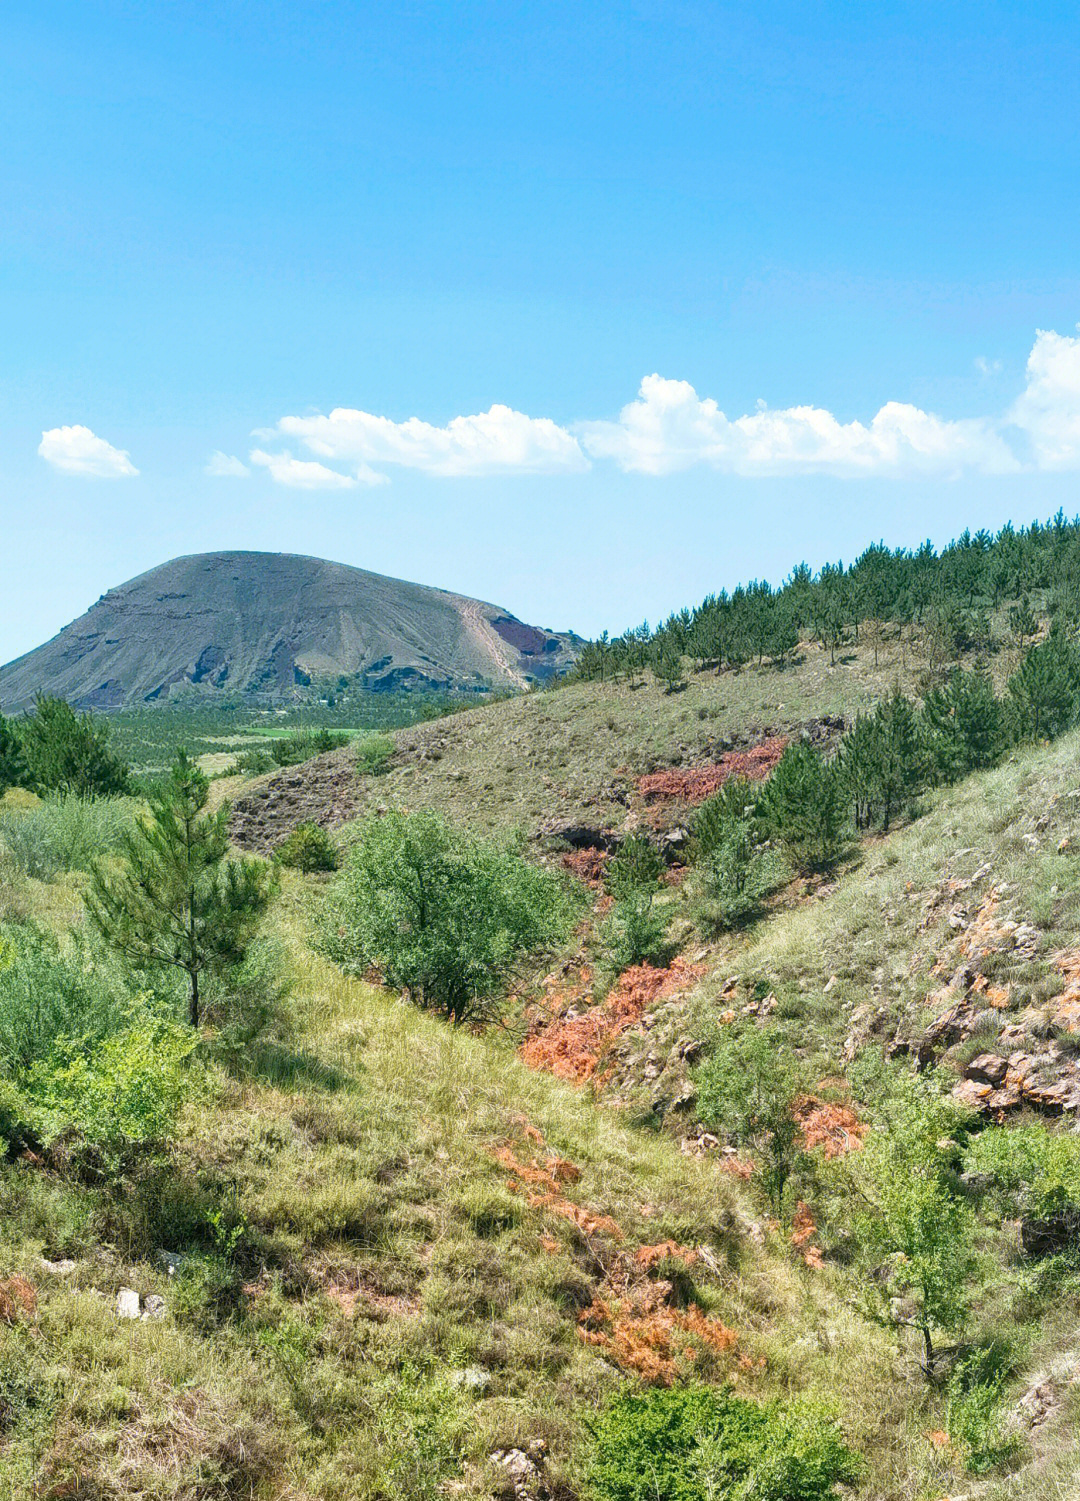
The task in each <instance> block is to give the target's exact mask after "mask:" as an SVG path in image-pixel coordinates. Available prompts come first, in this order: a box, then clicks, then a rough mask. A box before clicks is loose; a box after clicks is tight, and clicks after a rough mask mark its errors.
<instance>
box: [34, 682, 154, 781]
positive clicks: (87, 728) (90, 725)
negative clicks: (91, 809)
mask: <svg viewBox="0 0 1080 1501" xmlns="http://www.w3.org/2000/svg"><path fill="white" fill-rule="evenodd" d="M19 739H20V740H21V742H22V753H23V756H24V758H25V761H26V767H27V771H28V773H29V779H30V781H31V782H32V783H33V784H34V786H35V787H37V788H38V789H39V790H42V791H55V792H74V793H77V794H79V795H80V796H82V797H109V796H112V795H113V794H114V793H118V792H126V791H127V788H128V778H129V776H130V772H131V768H130V767H129V766H128V764H127V762H126V761H123V760H121V759H120V757H119V756H117V755H115V754H114V753H113V752H112V751H111V750H110V749H109V746H108V741H109V726H108V724H106V722H105V721H104V720H102V719H97V718H95V717H94V716H93V715H92V714H77V713H76V712H75V710H74V709H73V708H72V707H71V705H70V704H69V703H66V702H65V701H64V699H62V698H50V697H48V696H47V695H46V694H43V693H39V694H38V697H37V702H36V703H35V705H34V712H33V714H28V715H27V716H26V718H25V719H24V720H23V721H22V722H21V724H20V725H19Z"/></svg>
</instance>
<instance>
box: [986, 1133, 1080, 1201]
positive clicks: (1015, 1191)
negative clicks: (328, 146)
mask: <svg viewBox="0 0 1080 1501" xmlns="http://www.w3.org/2000/svg"><path fill="white" fill-rule="evenodd" d="M964 1164H965V1167H966V1169H967V1171H968V1172H969V1173H974V1174H986V1175H988V1176H989V1177H990V1178H991V1179H992V1180H993V1185H994V1188H995V1190H996V1191H997V1192H998V1194H1000V1195H1001V1196H1002V1197H1003V1198H1004V1199H1005V1200H1006V1202H1007V1204H1008V1206H1009V1207H1011V1208H1014V1209H1015V1210H1016V1211H1017V1212H1019V1213H1020V1214H1023V1215H1029V1216H1031V1217H1032V1218H1034V1219H1048V1218H1049V1217H1050V1216H1051V1215H1054V1214H1061V1213H1063V1212H1066V1211H1068V1210H1072V1209H1075V1210H1076V1211H1077V1216H1078V1219H1080V1140H1078V1138H1077V1137H1075V1136H1071V1135H1065V1134H1063V1133H1061V1132H1057V1131H1053V1132H1052V1131H1048V1130H1047V1129H1046V1127H1045V1126H1041V1125H1038V1124H1032V1125H1028V1126H1014V1127H1011V1128H1009V1129H1008V1130H1006V1129H1005V1128H1004V1127H1002V1126H991V1127H989V1128H988V1129H987V1130H985V1131H980V1133H979V1134H978V1135H977V1136H976V1137H975V1138H974V1139H973V1141H972V1143H971V1145H970V1146H969V1147H968V1150H967V1154H966V1156H965V1159H964Z"/></svg>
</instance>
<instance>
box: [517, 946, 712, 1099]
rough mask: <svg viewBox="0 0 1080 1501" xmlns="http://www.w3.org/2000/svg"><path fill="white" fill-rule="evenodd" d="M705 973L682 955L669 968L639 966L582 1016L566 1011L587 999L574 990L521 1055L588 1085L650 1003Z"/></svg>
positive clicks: (558, 1001) (557, 1003) (530, 1062)
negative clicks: (604, 1059) (605, 997)
mask: <svg viewBox="0 0 1080 1501" xmlns="http://www.w3.org/2000/svg"><path fill="white" fill-rule="evenodd" d="M702 973H703V970H702V967H701V966H700V965H693V964H689V963H688V962H687V961H686V960H684V959H680V958H676V959H673V960H672V962H671V964H670V966H669V967H668V968H667V969H657V968H655V967H654V966H653V965H651V964H635V965H634V966H632V968H630V969H627V970H624V971H623V973H622V974H621V975H620V976H619V981H618V984H617V985H616V986H615V988H614V989H613V990H612V991H611V993H610V994H609V995H608V997H607V999H606V1000H604V1001H601V1002H600V1004H599V1005H596V1006H590V1007H589V1009H588V1010H586V1011H583V1012H581V1013H580V1014H579V1015H576V1016H563V1015H561V1014H560V1013H561V1012H563V1011H565V1010H566V1009H568V1008H569V1007H570V1006H571V1005H572V1004H573V1003H574V1002H575V1001H580V1000H581V999H582V997H581V994H580V991H579V990H571V991H570V992H569V994H568V995H567V994H563V995H562V996H561V997H559V998H557V999H555V1000H554V1005H553V1010H554V1011H555V1015H554V1016H553V1018H552V1020H551V1021H550V1022H548V1023H547V1025H546V1026H544V1027H542V1028H541V1029H540V1030H539V1031H538V1032H536V1033H535V1034H534V1035H533V1036H532V1037H530V1038H529V1039H528V1040H527V1041H526V1042H525V1043H524V1044H523V1046H522V1048H521V1057H522V1058H523V1059H524V1061H525V1062H526V1063H527V1064H528V1065H529V1067H530V1068H540V1069H545V1070H546V1071H547V1072H548V1073H552V1074H555V1075H556V1076H557V1077H558V1078H560V1079H568V1080H570V1081H571V1082H572V1083H574V1084H585V1083H586V1082H587V1081H588V1080H589V1079H591V1078H593V1077H594V1075H595V1074H596V1072H597V1069H598V1067H599V1065H600V1063H601V1061H602V1059H603V1058H604V1056H605V1054H606V1053H607V1051H608V1049H609V1048H610V1047H611V1044H612V1043H613V1042H614V1040H615V1039H616V1038H617V1037H618V1036H619V1035H620V1034H621V1033H623V1032H625V1031H627V1029H628V1028H630V1027H633V1026H636V1025H637V1023H638V1022H639V1021H640V1020H641V1018H642V1016H643V1015H644V1013H645V1011H646V1010H647V1009H648V1007H649V1006H651V1005H653V1004H654V1002H656V1001H658V1000H660V999H661V998H662V997H664V996H667V995H671V994H672V993H674V992H675V991H678V990H682V989H685V988H686V987H687V986H688V985H691V984H693V982H694V981H695V980H697V979H699V978H700V976H701V974H702Z"/></svg>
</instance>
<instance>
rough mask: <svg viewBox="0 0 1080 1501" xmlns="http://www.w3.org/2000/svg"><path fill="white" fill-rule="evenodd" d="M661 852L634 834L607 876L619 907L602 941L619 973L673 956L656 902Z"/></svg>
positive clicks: (611, 915)
mask: <svg viewBox="0 0 1080 1501" xmlns="http://www.w3.org/2000/svg"><path fill="white" fill-rule="evenodd" d="M664 868H665V867H664V859H663V856H662V855H661V854H660V851H659V850H658V849H657V848H656V846H655V845H654V844H653V843H652V841H651V840H650V839H647V838H646V837H645V835H644V834H631V835H630V837H629V838H628V839H626V840H624V841H623V843H622V844H621V845H620V846H619V849H618V851H617V853H616V854H615V856H614V858H613V859H612V860H611V861H610V862H609V864H608V867H607V870H606V871H605V873H604V881H605V884H606V886H607V889H608V891H609V892H610V893H611V895H612V896H613V897H614V898H615V905H614V907H613V908H612V910H611V912H610V913H609V915H608V917H607V918H606V919H605V921H604V923H603V925H602V927H601V930H600V937H601V939H602V941H603V943H604V945H605V947H606V948H607V950H608V957H609V959H610V961H611V964H612V966H613V967H614V969H615V970H616V972H617V973H621V972H622V971H623V970H624V969H627V968H628V967H629V966H630V965H631V964H644V963H652V964H663V963H666V961H667V959H668V957H669V955H670V952H671V951H670V947H669V945H668V943H667V941H666V934H667V919H666V918H665V916H664V915H663V913H661V912H659V911H657V908H656V905H655V898H656V894H657V891H658V890H659V886H660V877H661V876H662V875H663V873H664Z"/></svg>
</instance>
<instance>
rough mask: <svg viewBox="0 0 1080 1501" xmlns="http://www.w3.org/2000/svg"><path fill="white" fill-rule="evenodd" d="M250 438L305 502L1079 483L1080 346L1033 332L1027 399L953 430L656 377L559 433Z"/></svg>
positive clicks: (332, 433) (418, 423) (363, 415)
mask: <svg viewBox="0 0 1080 1501" xmlns="http://www.w3.org/2000/svg"><path fill="white" fill-rule="evenodd" d="M974 368H975V370H976V371H977V372H978V373H979V374H980V375H982V376H984V377H997V376H998V375H999V374H1000V363H999V362H997V361H991V360H988V359H986V358H985V357H980V358H978V359H976V360H975V362H974ZM256 436H257V437H259V438H262V439H264V440H274V441H282V440H291V441H292V442H293V443H294V444H300V445H302V447H303V448H304V449H305V450H306V451H307V452H308V453H309V454H311V455H312V456H313V459H312V460H303V459H297V458H294V457H293V455H292V453H291V452H284V453H278V454H274V453H271V452H269V451H263V450H256V451H255V452H254V453H252V455H251V461H252V462H253V463H256V464H261V465H264V466H265V467H266V468H268V469H269V470H270V473H271V474H272V476H273V478H274V479H275V480H277V481H278V482H279V483H280V484H285V485H294V486H298V487H301V488H306V489H315V488H323V487H333V488H338V489H344V488H352V487H353V486H355V485H357V484H369V485H370V484H380V483H385V482H386V478H387V476H386V473H385V470H386V468H387V467H390V466H395V465H396V466H399V467H401V468H406V469H414V470H418V471H420V472H421V473H424V474H430V475H442V476H445V475H451V476H456V475H486V474H574V473H580V472H582V471H584V470H587V469H589V468H590V467H591V465H592V463H593V462H609V463H614V464H616V465H618V466H619V468H621V469H623V470H626V471H628V472H634V473H639V474H652V475H666V474H673V473H676V472H678V471H680V470H685V469H689V468H691V467H693V466H695V465H702V466H707V467H709V468H712V469H715V470H717V471H719V472H721V473H726V474H737V475H746V476H752V475H802V474H827V475H834V476H837V477H869V476H877V475H881V476H896V477H914V478H919V477H929V476H935V477H946V478H947V477H949V476H951V475H957V474H961V473H965V472H966V473H977V474H1010V473H1017V472H1031V471H1033V470H1064V469H1080V337H1076V338H1074V337H1072V336H1065V335H1061V334H1056V333H1051V332H1046V331H1040V332H1039V333H1038V334H1037V335H1036V339H1035V343H1034V346H1033V348H1032V350H1031V354H1030V357H1029V359H1028V362H1027V371H1026V381H1025V386H1024V390H1023V392H1022V394H1021V395H1020V396H1019V397H1018V398H1017V399H1016V401H1015V402H1014V403H1013V404H1012V406H1011V407H1009V408H1008V410H1006V411H1005V412H997V413H991V414H987V415H983V416H974V417H964V418H959V419H956V418H946V417H941V416H938V415H936V414H935V413H933V412H928V411H924V410H923V409H922V408H921V407H917V406H914V405H912V404H910V403H908V402H901V401H888V402H886V403H885V405H884V406H883V407H881V408H880V410H879V411H878V412H876V413H875V414H874V415H873V416H868V417H866V418H865V419H853V420H851V421H842V420H841V419H840V418H839V417H837V416H836V415H835V414H834V413H832V412H830V411H828V410H827V409H825V408H823V407H817V406H812V405H800V406H792V407H784V408H780V409H776V410H774V409H772V408H770V407H768V406H766V405H765V403H764V402H759V403H758V405H757V409H756V410H754V411H752V412H748V413H745V414H744V415H742V416H734V417H729V416H728V415H727V414H726V413H725V412H724V411H722V410H721V408H720V407H719V405H718V404H717V403H716V401H714V400H713V399H712V398H711V397H708V396H700V395H699V394H698V392H697V391H696V390H695V389H694V387H693V386H692V385H691V384H690V383H689V382H688V381H685V380H671V379H667V378H665V377H664V376H661V375H658V374H653V375H647V376H646V377H645V378H644V380H642V382H641V385H640V387H639V389H638V393H637V396H636V398H635V399H634V400H633V401H631V402H629V403H628V404H627V405H626V406H624V407H623V409H622V411H621V412H620V413H619V415H618V417H617V418H616V419H614V420H606V421H582V422H577V423H574V424H571V425H570V426H568V427H562V426H560V425H559V424H558V423H556V422H554V421H552V420H551V419H550V418H547V417H529V416H527V415H526V414H525V413H523V412H517V411H515V410H514V409H513V408H512V407H508V406H500V405H495V406H492V407H491V408H490V409H489V410H488V411H486V412H480V413H478V414H476V415H475V416H471V417H454V418H453V419H452V420H451V421H449V422H448V423H446V424H445V426H441V427H440V426H437V425H435V424H433V423H430V422H424V421H422V420H421V419H420V418H419V417H410V418H409V419H408V421H406V422H395V421H393V420H392V419H391V418H389V417H380V416H377V415H375V414H373V413H371V412H362V411H358V410H356V409H354V408H351V407H336V408H335V409H334V410H333V411H332V412H331V413H330V414H329V416H322V415H317V416H305V417H282V418H281V420H280V421H279V422H278V423H277V425H276V426H275V427H273V428H270V429H267V430H263V431H260V432H258V433H257V434H256ZM219 458H220V459H221V460H222V461H224V462H225V463H230V464H231V463H235V462H237V461H235V460H229V459H227V458H226V457H225V456H224V455H215V459H219ZM323 460H325V461H327V462H328V463H330V464H335V465H337V466H338V467H337V468H334V469H331V468H328V467H327V466H326V464H324V463H323V462H320V461H323ZM372 466H378V467H372ZM342 469H347V470H348V471H349V472H348V473H347V474H346V473H342V472H341V470H342ZM222 472H224V471H222ZM228 472H230V473H234V472H238V471H236V470H232V469H230V470H229V471H228Z"/></svg>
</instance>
